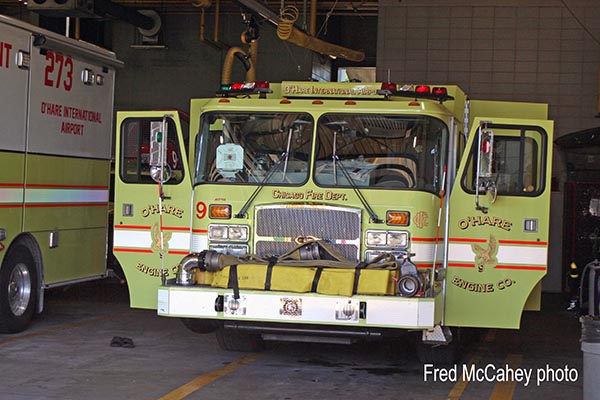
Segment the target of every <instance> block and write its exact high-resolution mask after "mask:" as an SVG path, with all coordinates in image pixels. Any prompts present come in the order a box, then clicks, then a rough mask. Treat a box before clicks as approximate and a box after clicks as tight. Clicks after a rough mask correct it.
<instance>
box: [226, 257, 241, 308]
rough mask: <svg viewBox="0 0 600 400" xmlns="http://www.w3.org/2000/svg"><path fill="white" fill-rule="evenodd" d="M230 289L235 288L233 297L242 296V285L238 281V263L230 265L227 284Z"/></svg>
mask: <svg viewBox="0 0 600 400" xmlns="http://www.w3.org/2000/svg"><path fill="white" fill-rule="evenodd" d="M227 287H228V288H229V289H233V298H234V299H236V300H237V299H239V298H240V285H239V282H238V273H237V264H234V265H230V266H229V284H228V285H227Z"/></svg>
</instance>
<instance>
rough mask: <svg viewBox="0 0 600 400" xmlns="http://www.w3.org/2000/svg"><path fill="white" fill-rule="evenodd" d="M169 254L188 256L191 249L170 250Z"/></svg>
mask: <svg viewBox="0 0 600 400" xmlns="http://www.w3.org/2000/svg"><path fill="white" fill-rule="evenodd" d="M169 254H180V255H182V256H187V255H188V254H190V253H189V251H180V250H169Z"/></svg>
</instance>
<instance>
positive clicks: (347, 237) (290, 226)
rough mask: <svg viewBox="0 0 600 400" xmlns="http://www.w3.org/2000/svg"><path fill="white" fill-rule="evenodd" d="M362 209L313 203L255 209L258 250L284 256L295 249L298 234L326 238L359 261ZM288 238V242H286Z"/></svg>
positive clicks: (264, 253)
mask: <svg viewBox="0 0 600 400" xmlns="http://www.w3.org/2000/svg"><path fill="white" fill-rule="evenodd" d="M360 224H361V212H360V210H357V209H352V208H344V207H330V206H311V205H300V206H290V205H285V206H281V205H274V206H259V207H257V208H256V229H255V232H256V235H257V236H258V237H257V240H256V252H257V253H258V254H259V255H281V254H283V253H286V252H287V251H289V250H291V249H293V248H294V247H295V244H294V243H293V242H289V240H293V239H295V238H297V237H299V236H314V237H316V238H319V239H323V240H325V241H327V242H329V243H330V244H331V246H333V247H335V248H337V249H338V251H340V252H341V253H342V254H343V255H344V256H345V257H347V258H348V259H350V260H358V255H359V242H360V240H359V239H360ZM286 240H287V242H286Z"/></svg>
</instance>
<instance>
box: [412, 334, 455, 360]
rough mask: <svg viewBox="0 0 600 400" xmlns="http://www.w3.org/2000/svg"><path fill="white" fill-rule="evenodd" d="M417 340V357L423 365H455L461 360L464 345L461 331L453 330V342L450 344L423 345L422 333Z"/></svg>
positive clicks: (417, 336)
mask: <svg viewBox="0 0 600 400" xmlns="http://www.w3.org/2000/svg"><path fill="white" fill-rule="evenodd" d="M415 339H416V341H417V343H416V347H417V357H418V358H419V361H420V362H421V363H423V364H438V365H450V364H455V363H456V362H457V361H458V359H459V358H460V355H461V349H462V343H463V340H462V332H461V330H460V329H452V341H451V342H450V343H448V344H433V345H432V344H428V343H423V342H422V340H421V334H420V332H419V334H418V335H416V336H415Z"/></svg>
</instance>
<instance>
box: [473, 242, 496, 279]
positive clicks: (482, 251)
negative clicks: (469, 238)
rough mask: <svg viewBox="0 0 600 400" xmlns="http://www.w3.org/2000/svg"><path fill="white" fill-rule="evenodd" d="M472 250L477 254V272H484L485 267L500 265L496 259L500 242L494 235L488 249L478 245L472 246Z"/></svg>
mask: <svg viewBox="0 0 600 400" xmlns="http://www.w3.org/2000/svg"><path fill="white" fill-rule="evenodd" d="M471 249H472V250H473V253H475V267H476V268H477V271H479V272H483V269H484V267H486V266H487V267H493V266H495V265H497V264H498V259H497V258H496V255H497V254H498V240H497V239H496V238H495V237H494V235H490V241H489V243H488V246H487V248H484V247H482V246H480V245H478V244H472V245H471Z"/></svg>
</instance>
